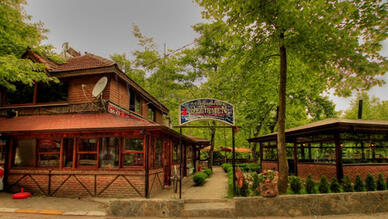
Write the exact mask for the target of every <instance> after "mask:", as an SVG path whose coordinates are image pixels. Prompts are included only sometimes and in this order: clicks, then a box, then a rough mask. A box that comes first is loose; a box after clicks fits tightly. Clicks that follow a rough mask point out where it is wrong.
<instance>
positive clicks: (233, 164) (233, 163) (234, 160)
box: [232, 126, 236, 196]
mask: <svg viewBox="0 0 388 219" xmlns="http://www.w3.org/2000/svg"><path fill="white" fill-rule="evenodd" d="M232 147H233V156H232V166H233V196H236V153H235V146H234V126H232Z"/></svg>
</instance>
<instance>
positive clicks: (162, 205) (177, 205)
mask: <svg viewBox="0 0 388 219" xmlns="http://www.w3.org/2000/svg"><path fill="white" fill-rule="evenodd" d="M183 210H184V204H183V200H158V199H128V200H118V201H112V202H111V203H110V205H109V208H108V212H107V213H108V215H113V216H119V217H169V218H170V217H179V216H181V214H182V212H183Z"/></svg>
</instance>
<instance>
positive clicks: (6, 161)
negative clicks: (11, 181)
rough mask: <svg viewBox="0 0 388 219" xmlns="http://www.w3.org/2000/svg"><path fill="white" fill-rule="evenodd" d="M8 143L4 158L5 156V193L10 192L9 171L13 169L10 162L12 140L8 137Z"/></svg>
mask: <svg viewBox="0 0 388 219" xmlns="http://www.w3.org/2000/svg"><path fill="white" fill-rule="evenodd" d="M5 141H6V144H5V148H4V151H5V153H4V156H5V160H4V177H3V190H4V191H5V192H8V169H9V168H10V167H11V166H10V162H9V161H10V160H12V159H11V157H10V156H11V155H12V153H11V138H10V137H6V139H5Z"/></svg>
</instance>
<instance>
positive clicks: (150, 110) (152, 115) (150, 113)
mask: <svg viewBox="0 0 388 219" xmlns="http://www.w3.org/2000/svg"><path fill="white" fill-rule="evenodd" d="M147 114H148V119H149V120H152V121H155V110H154V109H153V108H152V107H151V106H149V107H148V113H147Z"/></svg>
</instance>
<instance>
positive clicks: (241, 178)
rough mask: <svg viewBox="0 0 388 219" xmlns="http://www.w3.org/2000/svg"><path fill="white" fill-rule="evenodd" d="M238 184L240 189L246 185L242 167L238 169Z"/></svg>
mask: <svg viewBox="0 0 388 219" xmlns="http://www.w3.org/2000/svg"><path fill="white" fill-rule="evenodd" d="M236 185H237V186H238V187H239V188H240V189H241V188H242V187H243V186H244V174H243V172H242V171H241V169H240V168H237V169H236Z"/></svg>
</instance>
